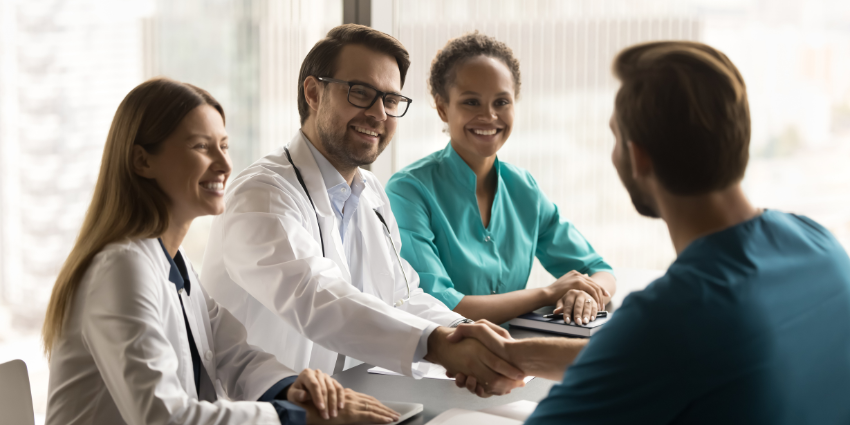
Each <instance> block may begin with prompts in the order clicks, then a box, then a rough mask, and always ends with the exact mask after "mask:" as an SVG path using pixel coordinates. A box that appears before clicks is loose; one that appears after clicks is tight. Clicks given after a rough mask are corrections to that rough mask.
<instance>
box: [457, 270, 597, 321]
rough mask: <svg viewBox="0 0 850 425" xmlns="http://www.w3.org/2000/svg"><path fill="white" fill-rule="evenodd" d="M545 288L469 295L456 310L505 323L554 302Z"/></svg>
mask: <svg viewBox="0 0 850 425" xmlns="http://www.w3.org/2000/svg"><path fill="white" fill-rule="evenodd" d="M609 276H610V275H609ZM550 298H551V295H550V294H547V292H546V290H545V289H544V288H533V289H523V290H520V291H513V292H508V293H506V294H493V295H467V296H465V297H463V299H461V300H460V303H458V305H457V306H455V309H454V311H455V312H456V313H458V314H460V315H461V316H463V317H466V318H468V319H472V320H481V319H487V320H489V321H491V322H493V323H505V322H507V321H509V320H511V319H513V318H515V317H517V316H520V315H523V314H525V313H528V312H530V311H532V310H535V309H538V308H540V307H543V306H546V305H550V304H554V301H552V300H551V299H550Z"/></svg>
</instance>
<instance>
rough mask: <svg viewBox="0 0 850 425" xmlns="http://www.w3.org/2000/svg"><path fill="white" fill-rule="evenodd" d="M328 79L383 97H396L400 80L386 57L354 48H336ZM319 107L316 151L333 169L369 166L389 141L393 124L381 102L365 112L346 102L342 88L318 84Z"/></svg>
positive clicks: (346, 93)
mask: <svg viewBox="0 0 850 425" xmlns="http://www.w3.org/2000/svg"><path fill="white" fill-rule="evenodd" d="M336 63H337V72H336V74H335V75H333V76H332V78H335V79H338V80H343V81H350V82H355V83H361V84H365V85H367V86H370V87H373V88H375V89H377V90H380V91H382V92H387V93H399V94H400V93H401V74H400V73H399V69H398V63H397V62H396V60H395V58H393V57H392V56H390V55H388V54H385V53H380V52H377V51H374V50H372V49H369V48H367V47H364V46H361V45H359V44H350V45H347V46H345V47H343V48H342V50H341V51H340V53H339V56H338V57H337V59H336ZM319 84H323V85H324V87H323V88H322V89H321V90H320V97H321V99H320V101H319V106H318V110H317V111H316V117H315V118H316V130H317V133H318V136H319V139H320V140H319V141H320V143H321V146H316V147H317V148H318V149H319V150H321V151H322V153H323V154H324V155H325V156H326V157H327V159H328V160H329V161H330V162H331V163H332V164H334V166H336V167H337V168H338V169H339V168H343V169H348V168H354V167H359V166H362V165H367V164H371V163H373V162H375V159H377V158H378V155H379V154H380V153H381V152H382V151H383V150H384V148H386V147H387V144H389V142H390V140H392V138H393V135H394V134H395V129H396V120H397V118H393V117H390V116H388V115H387V114H386V112H385V111H384V105H383V102H382V101H381V99H378V100H377V101H375V103H374V104H373V105H372V106H371V107H370V108H368V109H363V108H358V107H356V106H354V105H352V104H351V103H350V102H349V101H348V86H346V85H343V84H336V83H319Z"/></svg>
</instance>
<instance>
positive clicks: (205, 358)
mask: <svg viewBox="0 0 850 425" xmlns="http://www.w3.org/2000/svg"><path fill="white" fill-rule="evenodd" d="M181 254H182V255H183V257H184V259H185V258H186V256H185V253H183V252H182V249H181ZM170 267H171V266H170V264H169V263H168V259H167V258H166V257H165V255H164V254H163V250H162V247H161V246H160V244H159V241H158V240H157V239H140V240H135V241H128V242H123V243H114V244H110V245H107V246H106V247H105V248H104V249H103V250H102V251H101V252H100V253H98V254H97V255H96V256H95V257H94V260H93V261H92V263H91V265H90V266H89V268H88V270H87V271H86V273H85V275H84V276H83V279H82V281H81V283H80V286H79V288H78V289H77V292H76V295H75V297H74V300H73V303H72V304H71V310H70V314H69V315H68V317H67V319H66V321H65V327H64V330H63V333H62V336H61V337H59V338H57V340H56V341H55V343H54V346H53V347H54V348H53V355H52V358H51V360H50V383H49V388H48V401H47V421H46V423H47V424H57V425H60V424H61V425H68V424H124V423H127V424H274V425H279V424H280V420H279V419H278V414H277V412H276V411H275V409H274V407H273V406H272V405H271V404H270V403H265V402H257V401H253V400H257V399H258V398H260V396H262V395H263V393H264V392H265V391H267V390H268V389H269V388H270V387H271V386H272V385H274V384H275V383H277V382H278V381H280V380H281V379H283V378H285V377H287V376H292V375H295V374H296V373H295V372H294V371H293V370H292V369H289V368H287V367H285V366H283V365H282V364H280V363H279V362H277V361H276V360H275V358H274V356H272V355H271V354H268V353H264V352H262V351H260V350H258V349H256V348H254V347H251V346H249V345H248V344H247V342H246V337H247V335H246V332H245V328H244V327H243V326H242V324H241V323H239V321H237V320H236V319H234V318H233V316H232V315H231V314H230V313H229V312H228V311H227V310H225V309H224V308H221V307H220V306H219V305H218V304H217V303H216V302H215V301H214V300H213V299H212V298H210V297H209V295H207V293H206V292H205V291H204V290H203V289H202V288H201V285H200V284H199V282H198V278H197V276H196V275H195V273H194V271H192V268H191V264H189V263H188V261H187V268H188V269H189V278H190V283H191V287H192V288H193V291H192V296H191V297H189V296H188V295H187V294H186V292H185V291H181V292H182V293H181V294H178V293H177V291H175V287H174V283H172V282H171V281H170V280H169V279H168V274H169V270H170ZM178 297H180V298H178ZM181 299H182V301H183V305H184V306H185V311H186V320H187V321H188V322H189V327H190V329H191V331H192V336H193V337H194V341H195V345H196V347H197V348H198V353H199V354H200V356H201V362H202V363H203V368H202V373H201V380H200V394H198V391H196V390H195V378H194V372H193V370H192V356H191V353H190V349H189V339H188V338H189V337H188V333H187V331H186V325H185V322H184V319H183V309H182V308H181V305H180V300H181ZM233 400H252V401H233Z"/></svg>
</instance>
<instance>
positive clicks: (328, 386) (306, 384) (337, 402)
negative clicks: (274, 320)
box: [286, 369, 399, 425]
mask: <svg viewBox="0 0 850 425" xmlns="http://www.w3.org/2000/svg"><path fill="white" fill-rule="evenodd" d="M286 399H287V400H288V401H289V402H292V403H295V404H297V405H299V406H301V407H303V408H304V410H306V411H307V423H308V424H311V425H313V424H327V425H342V424H355V423H390V422H395V421H397V420H398V418H399V415H398V413H396V412H395V411H393V410H392V409H390V408H389V407H387V406H384V405H383V404H381V402H380V401H378V400H377V399H375V398H374V397H371V396H368V395H366V394H361V393H358V392H356V391H354V390H351V389H349V388H343V387H342V385H340V383H339V382H337V381H336V380H335V379H333V378H331V377H330V376H329V375H328V374H326V373H324V372H322V371H320V370H312V369H304V370H303V371H301V373H300V374H299V375H298V378H297V379H296V380H295V382H294V383H293V384H292V385H291V386H290V387H289V391H288V392H287V393H286Z"/></svg>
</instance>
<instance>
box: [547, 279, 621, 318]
mask: <svg viewBox="0 0 850 425" xmlns="http://www.w3.org/2000/svg"><path fill="white" fill-rule="evenodd" d="M546 290H547V291H548V292H549V293H550V296H551V297H552V298H553V299H554V300H555V302H554V304H555V310H554V311H553V313H554V314H558V313H564V321H565V322H567V323H569V322H570V319H573V320H575V322H576V324H579V325H581V324H585V325H586V324H588V323H590V322H591V321H593V320H596V314H597V313H598V312H599V310H601V309H602V308H603V307H604V306H605V303H606V302H607V300H609V299H610V298H611V294H609V293H608V290H606V289H605V288H603V287H602V286H601V285H599V284H598V283H596V282H595V281H594V280H593V278H591V277H590V276H588V275H586V274H581V273H579V272H577V271H575V270H573V271H571V272H569V273H567V274H565V275H563V276H561V278H560V279H558V280H556V281H555V282H554V283H553V284H551V285H549V286H548V287H547V288H546Z"/></svg>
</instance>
